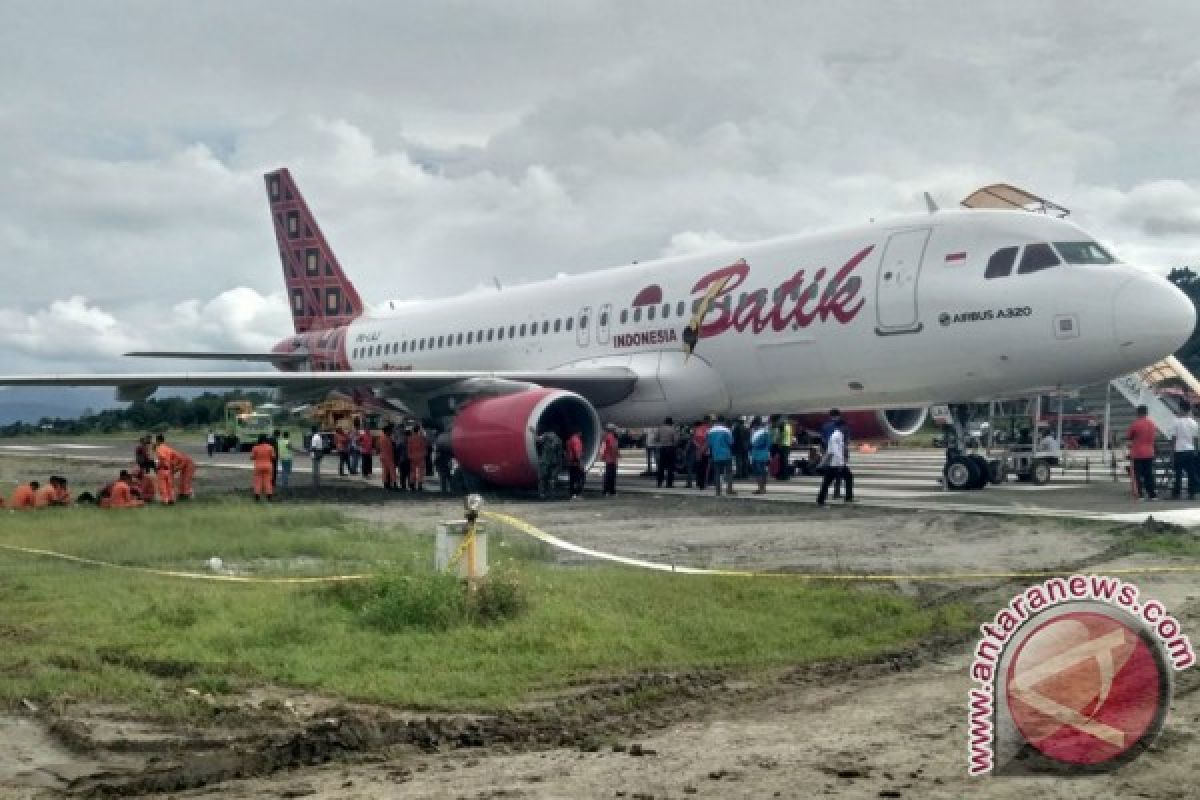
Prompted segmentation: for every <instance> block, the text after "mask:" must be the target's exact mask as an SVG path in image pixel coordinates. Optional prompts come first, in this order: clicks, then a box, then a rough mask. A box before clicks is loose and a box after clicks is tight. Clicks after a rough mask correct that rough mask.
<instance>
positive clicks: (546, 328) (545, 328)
mask: <svg viewBox="0 0 1200 800" xmlns="http://www.w3.org/2000/svg"><path fill="white" fill-rule="evenodd" d="M549 332H550V320H544V321H543V322H542V333H543V334H545V333H549Z"/></svg>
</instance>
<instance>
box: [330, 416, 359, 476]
mask: <svg viewBox="0 0 1200 800" xmlns="http://www.w3.org/2000/svg"><path fill="white" fill-rule="evenodd" d="M333 450H334V452H335V453H337V454H338V475H345V474H346V473H347V472H349V473H350V474H352V475H353V474H354V473H353V472H352V471H351V470H350V437H349V436H347V435H346V432H345V431H344V430H342V426H341V425H338V426H336V427H334V429H333Z"/></svg>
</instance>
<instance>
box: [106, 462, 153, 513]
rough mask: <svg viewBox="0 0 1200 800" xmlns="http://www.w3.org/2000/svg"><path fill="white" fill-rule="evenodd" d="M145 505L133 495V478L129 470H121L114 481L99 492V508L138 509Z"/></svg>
mask: <svg viewBox="0 0 1200 800" xmlns="http://www.w3.org/2000/svg"><path fill="white" fill-rule="evenodd" d="M144 505H146V504H145V503H144V502H143V501H142V499H141V498H140V497H137V496H136V495H135V494H134V488H133V476H132V475H130V474H129V470H125V469H123V470H121V474H120V475H119V476H118V477H117V479H116V480H115V481H113V482H112V483H110V484H109V485H107V486H105V487H104V488H103V489H101V490H100V500H99V506H100V507H101V508H140V507H142V506H144Z"/></svg>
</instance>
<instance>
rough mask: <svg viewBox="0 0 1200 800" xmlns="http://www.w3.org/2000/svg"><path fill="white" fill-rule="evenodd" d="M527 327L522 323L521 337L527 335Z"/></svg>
mask: <svg viewBox="0 0 1200 800" xmlns="http://www.w3.org/2000/svg"><path fill="white" fill-rule="evenodd" d="M527 327H528V326H527V325H526V324H525V323H524V322H522V323H521V335H522V336H524V335H525V328H527Z"/></svg>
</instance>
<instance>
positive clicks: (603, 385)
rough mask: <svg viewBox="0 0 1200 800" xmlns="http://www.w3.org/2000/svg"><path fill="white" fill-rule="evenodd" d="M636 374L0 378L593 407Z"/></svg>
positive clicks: (622, 394) (15, 382) (120, 395)
mask: <svg viewBox="0 0 1200 800" xmlns="http://www.w3.org/2000/svg"><path fill="white" fill-rule="evenodd" d="M636 383H637V373H635V372H633V371H632V370H630V369H626V368H625V367H592V368H578V369H575V368H564V369H560V370H541V371H533V372H451V371H443V370H422V371H414V370H373V371H368V372H275V371H271V372H156V373H152V372H147V373H115V374H94V375H87V374H79V375H67V374H58V375H55V374H47V375H0V387H6V386H112V387H115V388H116V390H117V399H118V400H121V401H122V402H133V401H135V400H144V399H145V398H147V397H149V396H150V395H151V394H153V393H154V392H155V391H156V390H157V389H159V388H161V387H164V386H168V387H197V388H207V389H219V388H249V387H264V388H272V389H283V390H286V391H288V392H291V393H297V394H299V393H304V392H312V393H316V392H320V391H334V390H337V389H354V388H371V389H378V390H381V391H383V392H384V393H385V394H387V393H391V394H397V395H399V394H419V395H424V394H429V393H432V392H437V391H438V390H445V391H447V392H453V393H463V394H507V393H510V392H514V391H521V390H522V389H526V388H529V387H530V386H546V387H550V388H555V389H566V390H568V391H572V392H576V393H578V394H580V395H582V396H583V397H585V398H587V399H588V400H589V401H590V402H591V403H593V404H594V405H596V406H600V407H603V406H607V405H612V404H613V403H617V402H620V401H621V400H623V399H624V398H626V397H628V396H629V395H630V393H632V392H633V388H634V385H635V384H636Z"/></svg>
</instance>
